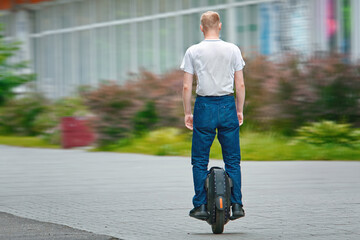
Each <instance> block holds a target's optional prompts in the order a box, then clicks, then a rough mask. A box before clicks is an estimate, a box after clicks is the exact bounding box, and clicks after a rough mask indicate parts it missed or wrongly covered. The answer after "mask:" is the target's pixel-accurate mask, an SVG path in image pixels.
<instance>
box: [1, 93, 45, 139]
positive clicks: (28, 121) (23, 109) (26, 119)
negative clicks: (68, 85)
mask: <svg viewBox="0 0 360 240" xmlns="http://www.w3.org/2000/svg"><path fill="white" fill-rule="evenodd" d="M45 110H46V100H45V98H44V97H43V96H42V95H39V94H36V93H32V94H28V95H26V96H24V97H21V98H16V99H11V100H9V101H7V102H6V103H5V105H4V106H3V107H2V108H1V109H0V133H1V134H3V135H21V136H35V135H38V134H40V133H41V130H40V129H38V128H37V127H36V124H35V121H36V118H37V117H38V116H39V114H41V113H43V112H44V111H45Z"/></svg>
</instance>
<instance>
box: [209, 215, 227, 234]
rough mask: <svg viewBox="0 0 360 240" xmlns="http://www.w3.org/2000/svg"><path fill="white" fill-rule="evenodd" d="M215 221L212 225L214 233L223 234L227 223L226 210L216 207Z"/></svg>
mask: <svg viewBox="0 0 360 240" xmlns="http://www.w3.org/2000/svg"><path fill="white" fill-rule="evenodd" d="M215 211H216V215H215V223H213V224H212V225H211V229H212V231H213V233H214V234H221V233H223V231H224V225H225V211H221V210H218V209H216V210H215Z"/></svg>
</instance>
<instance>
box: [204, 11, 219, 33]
mask: <svg viewBox="0 0 360 240" xmlns="http://www.w3.org/2000/svg"><path fill="white" fill-rule="evenodd" d="M200 22H201V26H202V27H203V29H204V31H207V30H209V29H216V28H217V27H218V26H219V23H220V15H219V14H218V13H217V12H213V11H208V12H206V13H203V14H202V15H201V18H200Z"/></svg>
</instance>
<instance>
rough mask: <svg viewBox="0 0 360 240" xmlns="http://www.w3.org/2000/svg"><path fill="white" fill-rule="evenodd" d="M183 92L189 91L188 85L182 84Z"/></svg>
mask: <svg viewBox="0 0 360 240" xmlns="http://www.w3.org/2000/svg"><path fill="white" fill-rule="evenodd" d="M183 91H184V92H187V91H191V87H190V86H189V85H188V84H184V85H183Z"/></svg>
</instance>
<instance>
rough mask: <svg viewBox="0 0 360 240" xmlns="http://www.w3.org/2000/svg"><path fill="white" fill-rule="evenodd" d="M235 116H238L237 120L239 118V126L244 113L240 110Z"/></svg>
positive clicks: (242, 120)
mask: <svg viewBox="0 0 360 240" xmlns="http://www.w3.org/2000/svg"><path fill="white" fill-rule="evenodd" d="M237 117H238V120H239V126H241V125H242V124H243V122H244V114H243V113H242V112H238V113H237Z"/></svg>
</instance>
